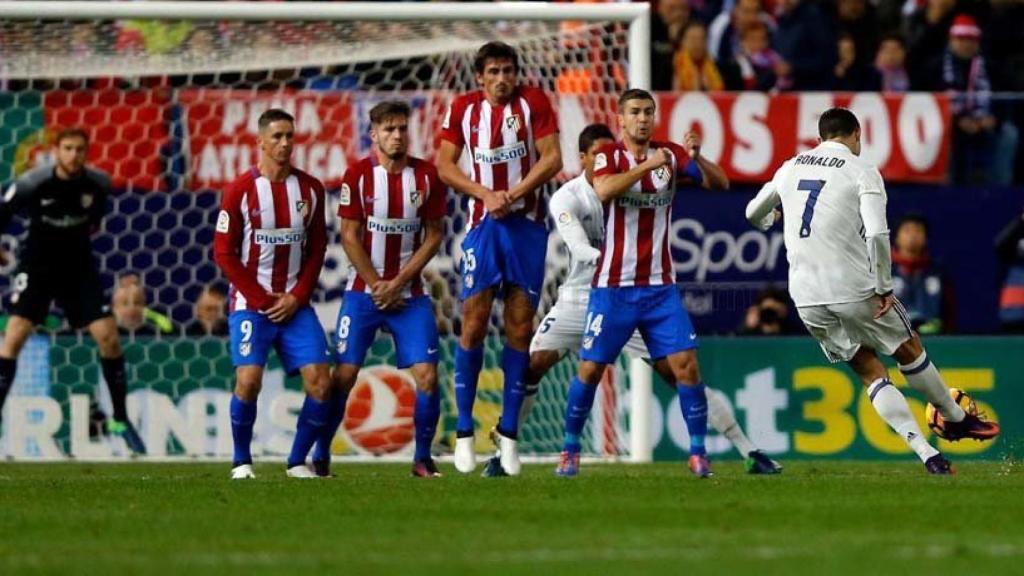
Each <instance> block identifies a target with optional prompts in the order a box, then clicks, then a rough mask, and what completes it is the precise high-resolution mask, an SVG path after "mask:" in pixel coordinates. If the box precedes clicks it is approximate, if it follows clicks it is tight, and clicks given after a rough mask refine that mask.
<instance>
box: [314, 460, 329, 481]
mask: <svg viewBox="0 0 1024 576" xmlns="http://www.w3.org/2000/svg"><path fill="white" fill-rule="evenodd" d="M313 472H316V475H317V476H319V477H321V478H334V474H331V461H330V460H313Z"/></svg>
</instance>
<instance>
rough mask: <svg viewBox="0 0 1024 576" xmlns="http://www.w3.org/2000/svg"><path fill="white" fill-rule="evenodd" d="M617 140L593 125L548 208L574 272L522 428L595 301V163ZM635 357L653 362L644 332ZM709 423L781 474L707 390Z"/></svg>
mask: <svg viewBox="0 0 1024 576" xmlns="http://www.w3.org/2000/svg"><path fill="white" fill-rule="evenodd" d="M614 140H615V136H614V135H613V134H612V131H611V129H610V128H608V126H606V125H604V124H591V125H590V126H587V127H586V128H584V129H583V131H582V132H580V135H579V151H580V163H581V164H582V165H583V169H584V170H583V173H582V174H580V175H579V176H577V177H576V178H573V179H572V180H570V181H568V182H566V183H565V184H564V185H563V186H562V187H561V188H559V189H558V191H557V192H555V193H554V195H552V196H551V200H550V201H549V202H548V208H549V209H550V210H551V215H552V217H553V218H554V220H555V224H556V226H557V228H558V233H559V234H560V235H561V237H562V240H563V241H564V242H565V246H566V248H568V250H569V255H570V266H569V273H568V275H567V276H566V279H565V281H564V282H563V283H562V285H561V286H560V287H559V288H558V301H557V302H556V303H555V305H554V307H552V308H551V310H550V311H549V312H548V313H547V315H546V316H545V317H544V320H542V321H541V323H540V327H539V328H538V330H537V332H536V333H535V334H534V336H533V340H532V341H531V342H530V369H529V371H528V372H527V377H526V384H527V389H526V394H527V397H526V401H525V402H524V403H523V409H522V411H521V412H520V428H521V427H522V423H523V422H525V421H526V419H527V417H528V416H529V410H530V408H531V407H532V406H533V400H534V398H535V397H536V394H537V390H538V388H539V384H540V380H541V378H543V377H544V375H545V374H546V373H547V372H548V370H550V369H551V367H552V366H554V365H555V364H556V363H558V361H559V360H561V359H562V357H564V356H565V354H566V353H568V352H570V351H576V350H579V348H580V345H581V344H582V342H583V332H584V329H585V322H586V317H587V304H588V303H589V301H590V290H591V286H590V284H591V281H592V280H593V279H594V272H595V270H596V268H597V261H598V258H600V256H601V246H602V245H603V243H604V208H603V206H602V204H601V200H600V199H598V197H597V194H596V193H595V192H594V184H593V182H594V158H595V157H596V156H597V153H598V150H600V149H601V148H603V147H604V146H607V145H609V144H612V143H613V142H614ZM624 350H625V352H626V353H627V354H629V355H630V356H634V357H640V358H644V359H649V358H650V353H649V352H648V351H647V346H646V345H645V344H644V340H643V337H641V335H640V332H639V331H635V332H634V333H633V336H632V337H631V338H630V339H629V342H627V343H626V346H625V348H624ZM656 366H657V368H658V373H659V375H660V376H661V377H662V379H664V380H665V382H673V381H674V378H673V376H672V373H671V372H670V371H668V370H666V367H665V366H663V365H656ZM706 394H707V398H708V421H709V422H710V423H711V425H712V427H714V428H715V430H717V431H718V432H719V433H721V434H722V435H724V436H725V437H726V438H728V439H729V441H731V442H732V444H733V446H734V447H735V448H736V450H737V451H739V453H740V455H742V456H743V457H744V458H745V459H746V467H747V470H748V471H749V472H750V473H752V474H777V473H779V472H781V471H782V466H780V465H779V464H778V463H777V462H775V461H773V460H772V459H771V458H769V457H768V455H767V454H765V453H764V452H762V451H761V450H758V449H757V447H756V446H755V445H754V444H753V443H752V442H751V441H750V439H749V438H747V435H746V434H745V433H744V432H743V429H742V428H741V427H740V425H739V423H738V422H737V421H736V416H735V414H734V413H733V411H732V407H731V406H730V405H729V403H728V400H727V399H726V398H725V396H724V395H723V394H722V393H721V392H719V391H718V390H714V389H712V388H706Z"/></svg>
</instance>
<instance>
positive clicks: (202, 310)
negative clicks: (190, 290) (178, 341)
mask: <svg viewBox="0 0 1024 576" xmlns="http://www.w3.org/2000/svg"><path fill="white" fill-rule="evenodd" d="M227 303H228V297H227V294H225V293H224V290H222V289H221V288H220V287H218V286H215V285H213V284H211V285H209V286H206V287H205V288H203V291H202V292H200V293H199V297H198V298H196V303H195V306H194V307H193V314H194V315H195V318H194V319H193V320H192V321H191V322H189V324H188V325H187V326H186V327H185V335H187V336H227V335H228V318H227V315H226V312H225V310H226V309H227Z"/></svg>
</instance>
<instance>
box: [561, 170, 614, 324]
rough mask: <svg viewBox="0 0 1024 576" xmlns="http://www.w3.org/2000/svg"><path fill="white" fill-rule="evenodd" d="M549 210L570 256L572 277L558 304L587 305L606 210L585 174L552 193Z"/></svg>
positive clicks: (568, 277)
mask: <svg viewBox="0 0 1024 576" xmlns="http://www.w3.org/2000/svg"><path fill="white" fill-rule="evenodd" d="M548 209H549V210H550V212H551V214H552V216H553V217H554V220H555V226H556V227H557V228H558V233H559V235H560V236H561V237H562V241H564V242H565V246H566V248H568V249H569V257H570V264H569V274H568V276H566V278H565V281H564V282H563V283H562V285H561V286H560V287H559V288H558V301H559V302H565V303H569V302H574V303H579V304H584V305H585V304H586V303H587V301H588V300H589V299H590V284H591V282H592V281H593V280H594V271H595V270H596V269H597V260H598V258H600V257H601V246H602V245H603V244H604V208H603V207H602V206H601V201H600V200H599V199H598V197H597V193H596V192H595V191H594V188H593V186H592V185H591V184H590V182H587V176H586V174H585V173H584V174H580V175H579V176H577V177H575V178H573V179H572V180H569V181H568V182H566V183H565V184H563V185H562V187H561V188H559V189H558V191H557V192H555V193H554V194H552V195H551V200H550V201H548Z"/></svg>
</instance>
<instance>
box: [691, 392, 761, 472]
mask: <svg viewBox="0 0 1024 576" xmlns="http://www.w3.org/2000/svg"><path fill="white" fill-rule="evenodd" d="M704 395H705V396H707V399H708V424H711V427H712V428H714V429H715V430H717V431H718V432H719V433H720V434H722V435H723V436H725V437H726V438H728V439H729V442H732V445H733V446H734V447H735V448H736V451H737V452H739V453H740V456H743V457H744V458H746V457H747V454H750V453H751V452H753V451H754V450H757V447H756V446H754V443H753V442H751V441H750V439H749V438H747V435H746V434H744V433H743V429H742V428H740V424H739V422H737V421H736V414H735V413H734V412H733V410H732V407H731V406H730V405H729V400H728V399H726V398H725V395H724V394H722V393H721V392H719V391H718V390H715V389H713V388H707V387H705V388H704Z"/></svg>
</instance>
